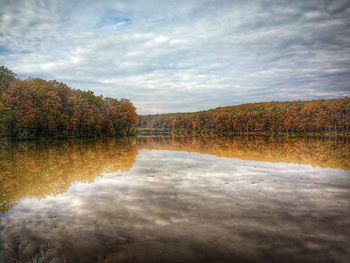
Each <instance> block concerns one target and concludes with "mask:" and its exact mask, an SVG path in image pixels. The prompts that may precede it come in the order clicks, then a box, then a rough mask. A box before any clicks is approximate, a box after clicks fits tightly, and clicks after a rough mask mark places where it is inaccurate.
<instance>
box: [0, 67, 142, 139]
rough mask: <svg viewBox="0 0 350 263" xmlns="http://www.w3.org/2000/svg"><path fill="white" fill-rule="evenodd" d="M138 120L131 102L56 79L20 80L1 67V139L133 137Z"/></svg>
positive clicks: (11, 72)
mask: <svg viewBox="0 0 350 263" xmlns="http://www.w3.org/2000/svg"><path fill="white" fill-rule="evenodd" d="M137 121H138V115H137V113H136V109H135V107H134V105H133V104H132V103H131V102H130V101H129V100H127V99H120V100H117V99H113V98H104V97H103V96H96V95H95V94H94V93H93V92H92V91H83V90H79V89H72V88H70V87H69V86H67V85H66V84H64V83H62V82H58V81H56V80H50V81H47V80H43V79H40V78H30V79H27V80H20V79H18V78H17V77H16V74H15V73H14V72H13V71H11V70H10V69H8V68H6V67H5V66H0V138H11V139H32V138H75V137H107V136H122V135H131V134H133V133H134V132H135V126H136V124H137Z"/></svg>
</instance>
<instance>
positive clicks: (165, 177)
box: [0, 150, 350, 262]
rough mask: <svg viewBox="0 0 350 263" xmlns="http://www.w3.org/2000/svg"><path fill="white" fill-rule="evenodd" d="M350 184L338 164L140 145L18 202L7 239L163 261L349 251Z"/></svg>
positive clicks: (7, 217)
mask: <svg viewBox="0 0 350 263" xmlns="http://www.w3.org/2000/svg"><path fill="white" fill-rule="evenodd" d="M349 187H350V177H349V172H348V171H344V170H340V169H322V168H317V167H312V166H309V165H296V164H287V163H264V162H256V161H242V160H238V159H229V158H219V157H215V156H211V155H205V154H197V153H184V152H176V151H156V150H141V151H140V152H139V155H138V157H137V161H136V163H135V166H134V167H133V168H132V169H131V170H130V171H128V172H115V173H106V174H104V175H103V176H101V177H96V178H95V180H94V182H93V183H91V184H85V183H77V184H74V185H73V186H71V187H70V188H69V189H68V191H67V192H66V193H64V194H62V195H59V196H57V197H46V198H42V199H35V198H27V199H24V200H22V201H20V202H19V203H18V205H17V206H16V207H15V208H14V209H13V210H11V211H10V212H9V213H8V214H4V215H3V217H2V218H1V221H0V222H1V228H2V242H3V244H2V245H3V246H7V245H8V244H10V247H11V245H13V244H15V243H16V242H19V243H23V244H25V245H23V246H22V249H23V251H25V253H24V254H26V253H27V254H28V255H30V251H35V250H36V249H38V248H39V247H40V248H41V249H45V248H46V249H47V248H48V249H49V251H50V253H48V255H47V257H48V258H49V259H52V258H55V257H61V258H62V257H65V256H67V255H70V256H72V255H74V256H72V257H80V258H83V259H84V257H85V258H91V257H93V255H99V254H101V253H102V254H104V255H105V256H106V257H107V258H109V260H115V259H119V260H121V261H123V258H119V257H122V256H125V257H126V258H128V255H129V254H128V253H132V255H133V256H134V257H136V258H144V257H145V256H147V257H146V258H148V259H149V260H151V259H152V257H153V256H154V257H155V258H158V260H159V259H161V258H163V259H164V257H165V256H169V255H171V254H172V253H175V251H177V253H176V255H177V257H178V258H179V261H180V259H181V260H194V259H197V260H198V259H200V257H201V256H203V255H204V256H206V260H209V261H210V259H217V258H221V259H228V258H231V259H232V258H237V257H239V258H241V259H251V260H257V259H262V258H263V257H264V256H267V257H269V256H272V255H270V254H269V253H270V252H269V251H271V250H273V251H274V255H275V256H278V255H286V254H288V255H289V256H290V257H291V258H292V259H293V257H295V258H298V257H301V258H302V259H304V260H311V259H312V257H313V256H315V255H319V254H320V253H322V255H323V256H324V258H325V260H326V259H329V260H333V259H335V258H337V259H339V258H340V259H342V258H345V257H346V256H349V255H350V250H349V246H348V244H349V242H350V239H349V236H350V232H349V229H350V226H349V223H348V220H347V219H348V218H349V216H350V212H349V211H350V210H349V209H348V208H349V204H350V201H349V200H350V193H349V190H348V189H349ZM82 239H83V240H82ZM27 242H31V243H28V244H27ZM330 246H331V249H330V250H327V251H324V248H325V247H330ZM28 247H29V248H28ZM3 248H4V247H3ZM0 251H2V256H4V255H10V254H11V253H14V250H13V249H11V248H9V247H7V248H6V249H2V250H0ZM130 251H132V252H130ZM210 251H211V252H210ZM0 255H1V253H0ZM124 259H125V258H124ZM129 259H130V257H129ZM340 262H341V260H340Z"/></svg>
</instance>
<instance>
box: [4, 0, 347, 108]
mask: <svg viewBox="0 0 350 263" xmlns="http://www.w3.org/2000/svg"><path fill="white" fill-rule="evenodd" d="M0 64H2V65H5V66H7V67H9V68H11V69H12V70H14V71H15V72H16V73H17V74H18V76H19V77H20V78H28V77H41V78H44V79H56V80H58V81H62V82H64V83H67V84H68V85H70V86H71V87H72V88H79V89H82V90H93V91H94V92H95V93H96V94H97V95H103V96H105V97H113V98H127V99H130V100H131V101H132V102H133V103H134V105H135V106H136V108H137V111H138V113H139V114H150V113H166V112H185V111H197V110H204V109H210V108H216V107H219V106H226V105H237V104H242V103H248V102H260V101H277V100H279V101H286V100H309V99H320V98H322V99H323V98H338V97H344V96H350V1H348V0H332V1H329V0H324V1H322V0H308V1H305V0H295V1H288V0H286V1H279V0H271V1H264V0H261V1H249V0H241V1H234V0H226V1H222V0H212V1H209V0H176V1H175V0H172V1H170V0H127V1H93V0H86V1H83V0H81V1H79V0H76V1H71V0H59V1H58V0H57V1H53V0H51V1H50V0H46V1H45V0H38V1H36V0H16V1H13V0H0Z"/></svg>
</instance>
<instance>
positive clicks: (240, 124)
mask: <svg viewBox="0 0 350 263" xmlns="http://www.w3.org/2000/svg"><path fill="white" fill-rule="evenodd" d="M138 127H139V129H140V131H141V132H142V133H145V134H148V133H159V134H161V133H167V132H172V133H178V134H202V135H203V134H204V135H208V134H218V135H233V134H275V135H316V134H317V135H322V134H333V135H334V134H341V135H349V129H350V98H342V99H327V100H312V101H293V102H262V103H249V104H242V105H238V106H227V107H220V108H216V109H212V110H207V111H200V112H190V113H169V114H156V115H144V116H140V118H139V122H138Z"/></svg>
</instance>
